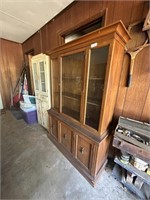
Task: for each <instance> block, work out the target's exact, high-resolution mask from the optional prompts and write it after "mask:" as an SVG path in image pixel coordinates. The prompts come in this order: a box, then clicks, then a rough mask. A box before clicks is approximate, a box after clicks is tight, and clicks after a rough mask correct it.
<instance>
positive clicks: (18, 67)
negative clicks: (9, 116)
mask: <svg viewBox="0 0 150 200" xmlns="http://www.w3.org/2000/svg"><path fill="white" fill-rule="evenodd" d="M0 41H1V42H0V46H1V59H0V66H1V67H0V79H1V94H2V99H3V101H4V102H3V104H4V107H7V108H9V107H10V100H11V93H13V90H14V88H15V87H16V83H17V81H18V79H19V77H20V74H21V71H22V66H23V54H22V47H21V44H19V43H16V42H11V41H8V40H3V39H0Z"/></svg>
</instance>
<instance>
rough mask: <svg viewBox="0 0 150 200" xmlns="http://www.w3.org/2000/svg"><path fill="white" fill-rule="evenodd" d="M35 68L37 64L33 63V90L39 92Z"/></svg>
mask: <svg viewBox="0 0 150 200" xmlns="http://www.w3.org/2000/svg"><path fill="white" fill-rule="evenodd" d="M37 67H38V66H37V63H33V76H34V84H35V90H36V91H39V77H38V70H37Z"/></svg>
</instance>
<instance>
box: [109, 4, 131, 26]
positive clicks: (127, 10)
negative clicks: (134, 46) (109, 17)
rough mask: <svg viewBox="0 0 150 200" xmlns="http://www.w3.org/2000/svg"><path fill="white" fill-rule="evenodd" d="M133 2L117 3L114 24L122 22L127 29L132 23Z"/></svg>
mask: <svg viewBox="0 0 150 200" xmlns="http://www.w3.org/2000/svg"><path fill="white" fill-rule="evenodd" d="M132 7H133V1H115V7H114V16H113V22H115V21H118V20H120V19H121V20H122V21H123V23H124V24H125V26H126V27H127V26H128V25H129V22H130V18H131V13H132Z"/></svg>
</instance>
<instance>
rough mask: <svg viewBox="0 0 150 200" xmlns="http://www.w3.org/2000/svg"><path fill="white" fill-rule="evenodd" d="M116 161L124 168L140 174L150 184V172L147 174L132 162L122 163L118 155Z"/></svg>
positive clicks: (137, 174)
mask: <svg viewBox="0 0 150 200" xmlns="http://www.w3.org/2000/svg"><path fill="white" fill-rule="evenodd" d="M114 161H115V163H117V164H118V165H120V166H121V167H123V168H124V169H126V170H127V171H129V172H131V173H133V174H135V175H136V176H139V177H140V178H142V179H143V180H144V182H145V183H147V184H148V185H149V186H150V176H149V175H148V174H146V172H142V171H140V170H139V169H137V168H135V167H134V166H133V165H132V164H130V163H129V164H124V163H122V162H121V161H120V160H119V159H118V157H115V160H114Z"/></svg>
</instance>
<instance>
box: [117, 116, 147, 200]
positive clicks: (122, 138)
mask: <svg viewBox="0 0 150 200" xmlns="http://www.w3.org/2000/svg"><path fill="white" fill-rule="evenodd" d="M149 133H150V125H149V124H146V123H142V122H140V121H136V120H132V119H129V118H124V117H120V118H119V122H118V125H117V127H116V130H115V134H114V139H113V146H114V147H116V148H117V149H119V150H120V151H121V152H123V153H125V154H126V153H127V154H128V155H129V156H130V158H131V157H132V158H133V157H134V158H139V159H141V160H142V161H144V162H145V164H146V165H147V166H148V164H149V165H150V144H149V141H150V135H149ZM141 141H142V142H141ZM114 162H115V163H116V165H115V167H114V169H113V174H114V176H115V177H116V178H117V179H118V180H119V181H120V182H121V183H122V184H123V185H124V186H125V187H127V188H128V189H129V190H131V191H132V192H134V193H135V194H136V195H138V196H139V197H140V198H142V199H150V175H148V174H147V173H146V172H144V171H141V170H140V169H141V168H140V165H142V164H140V163H138V164H139V169H137V168H136V167H134V166H133V165H132V164H131V163H130V162H129V164H124V163H122V162H121V161H120V159H119V158H118V157H115V159H114ZM132 162H135V161H134V160H133V161H132ZM119 171H120V172H119ZM123 171H125V172H126V174H130V175H132V174H134V176H135V180H134V179H133V177H132V178H131V177H130V175H129V176H128V177H130V178H129V180H130V182H128V181H126V178H127V177H126V176H125V175H123V174H122V173H121V172H123ZM131 180H132V182H131ZM145 188H146V189H145Z"/></svg>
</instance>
